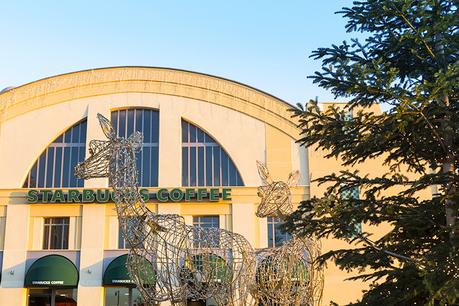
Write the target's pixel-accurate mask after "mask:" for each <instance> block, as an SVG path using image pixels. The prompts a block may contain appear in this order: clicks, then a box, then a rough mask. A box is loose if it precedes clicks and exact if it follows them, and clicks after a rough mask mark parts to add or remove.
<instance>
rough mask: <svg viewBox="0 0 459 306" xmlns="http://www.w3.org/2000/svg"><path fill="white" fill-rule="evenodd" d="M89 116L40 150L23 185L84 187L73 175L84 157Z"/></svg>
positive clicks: (29, 186)
mask: <svg viewBox="0 0 459 306" xmlns="http://www.w3.org/2000/svg"><path fill="white" fill-rule="evenodd" d="M85 151H86V119H84V120H82V121H80V122H78V123H77V124H75V125H74V126H72V127H71V128H69V129H68V130H67V131H65V132H64V133H63V134H62V135H60V136H59V137H57V138H56V139H55V140H54V141H53V142H52V143H51V144H50V145H49V146H48V147H47V148H46V150H45V151H44V152H43V153H41V155H40V157H39V158H38V159H37V161H36V162H35V164H34V165H33V167H32V170H30V172H29V174H28V175H27V178H26V180H25V182H24V185H23V187H24V188H63V187H64V188H67V187H83V180H81V179H77V178H76V177H75V175H74V171H73V169H74V167H75V166H76V165H77V163H79V162H81V161H83V160H84V157H85Z"/></svg>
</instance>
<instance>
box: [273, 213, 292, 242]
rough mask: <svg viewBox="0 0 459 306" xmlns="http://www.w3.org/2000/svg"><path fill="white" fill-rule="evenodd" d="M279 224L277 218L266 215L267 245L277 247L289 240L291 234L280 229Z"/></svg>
mask: <svg viewBox="0 0 459 306" xmlns="http://www.w3.org/2000/svg"><path fill="white" fill-rule="evenodd" d="M281 224H282V222H281V220H280V219H279V218H274V217H268V247H270V248H272V247H278V246H281V245H283V244H284V243H285V241H287V240H290V238H291V235H290V234H289V233H285V232H282V231H281V229H280V226H281Z"/></svg>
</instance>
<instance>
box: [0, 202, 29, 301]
mask: <svg viewBox="0 0 459 306" xmlns="http://www.w3.org/2000/svg"><path fill="white" fill-rule="evenodd" d="M28 234H29V206H28V205H21V204H9V205H8V208H7V218H6V226H5V248H4V251H3V271H2V281H1V288H0V305H26V304H27V300H26V298H27V289H26V288H24V278H25V274H26V273H27V271H26V270H25V268H26V260H27V245H28V241H29V240H28Z"/></svg>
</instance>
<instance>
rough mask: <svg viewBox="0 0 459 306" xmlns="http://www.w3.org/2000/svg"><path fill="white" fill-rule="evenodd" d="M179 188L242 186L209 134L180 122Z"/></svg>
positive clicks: (218, 145) (233, 167)
mask: <svg viewBox="0 0 459 306" xmlns="http://www.w3.org/2000/svg"><path fill="white" fill-rule="evenodd" d="M182 186H244V183H243V182H242V178H241V175H240V174H239V171H238V170H237V168H236V166H235V165H234V163H233V161H232V160H231V158H230V157H229V156H228V154H227V153H226V152H225V150H224V149H223V148H222V147H221V146H220V144H218V143H217V142H216V141H215V139H213V138H212V137H211V136H209V134H207V133H206V132H204V131H203V130H201V129H200V128H198V127H197V126H195V125H193V124H191V123H189V122H187V121H185V120H182Z"/></svg>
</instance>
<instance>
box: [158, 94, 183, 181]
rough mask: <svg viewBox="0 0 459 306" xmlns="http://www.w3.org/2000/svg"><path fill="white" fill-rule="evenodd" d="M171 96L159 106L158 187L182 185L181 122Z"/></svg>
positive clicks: (177, 108) (176, 106) (176, 105)
mask: <svg viewBox="0 0 459 306" xmlns="http://www.w3.org/2000/svg"><path fill="white" fill-rule="evenodd" d="M179 109H180V107H179V105H178V103H177V102H176V101H174V99H173V98H169V99H165V101H163V100H161V104H160V106H159V180H158V185H159V186H160V187H177V186H181V185H182V170H181V169H182V142H181V141H182V138H181V135H182V132H181V128H182V124H181V116H180V114H179V113H178V111H177V110H179Z"/></svg>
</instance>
